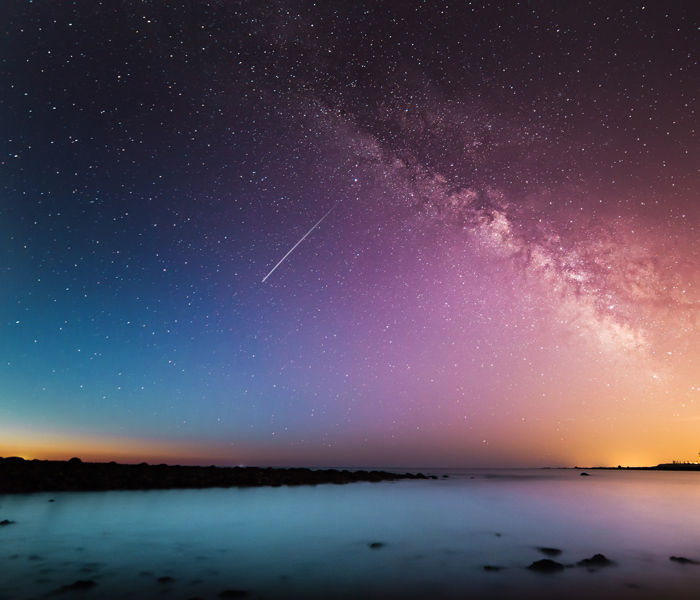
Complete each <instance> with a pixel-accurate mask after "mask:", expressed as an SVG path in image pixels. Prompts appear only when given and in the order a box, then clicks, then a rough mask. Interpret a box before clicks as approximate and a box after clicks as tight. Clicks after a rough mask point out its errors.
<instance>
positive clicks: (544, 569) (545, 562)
mask: <svg viewBox="0 0 700 600" xmlns="http://www.w3.org/2000/svg"><path fill="white" fill-rule="evenodd" d="M564 568H565V567H564V565H562V564H561V563H558V562H557V561H555V560H551V559H549V558H543V559H542V560H536V561H535V562H534V563H532V564H531V565H530V566H529V567H528V569H529V570H530V571H535V572H537V573H556V572H558V571H563V570H564Z"/></svg>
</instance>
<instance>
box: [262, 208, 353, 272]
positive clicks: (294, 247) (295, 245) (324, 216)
mask: <svg viewBox="0 0 700 600" xmlns="http://www.w3.org/2000/svg"><path fill="white" fill-rule="evenodd" d="M341 202H342V200H338V202H336V203H335V204H334V205H333V206H331V209H330V210H329V211H328V212H327V213H326V214H325V215H323V216H322V217H321V218H320V219H319V220H318V222H317V223H316V225H314V226H313V227H312V228H311V229H309V230H308V231H307V232H306V233H305V234H304V237H302V238H301V239H300V240H299V241H298V242H297V243H296V244H294V246H292V249H291V250H290V251H289V252H287V254H285V255H284V256H283V257H282V260H280V261H279V262H278V263H277V264H276V265H275V266H274V267H272V271H270V272H269V273H268V274H267V275H265V277H263V280H262V282H263V283H265V280H266V279H267V278H268V277H269V276H270V275H272V274H273V273H274V272H275V269H276V268H277V267H279V266H280V265H281V264H282V263H283V262H284V261H285V259H286V258H287V257H288V256H289V255H290V254H291V253H292V252H294V250H295V249H296V247H297V246H298V245H299V244H301V243H302V242H303V241H304V240H305V239H306V238H307V237H308V236H309V234H310V233H311V232H312V231H313V230H314V229H316V227H318V226H319V225H320V224H321V222H322V221H323V219H325V218H326V217H327V216H328V215H330V214H331V213H332V212H333V210H335V207H336V206H338V204H340V203H341Z"/></svg>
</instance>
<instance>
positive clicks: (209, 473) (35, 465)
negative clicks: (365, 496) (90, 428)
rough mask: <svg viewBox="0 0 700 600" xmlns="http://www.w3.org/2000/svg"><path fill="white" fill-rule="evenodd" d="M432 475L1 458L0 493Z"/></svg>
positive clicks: (303, 482)
mask: <svg viewBox="0 0 700 600" xmlns="http://www.w3.org/2000/svg"><path fill="white" fill-rule="evenodd" d="M399 479H437V478H436V477H435V476H430V477H429V476H426V475H423V474H422V473H418V474H411V473H403V474H397V473H388V472H386V471H347V470H342V471H339V470H337V469H323V470H313V469H306V468H291V469H280V468H272V467H269V468H261V467H215V466H211V467H186V466H179V465H176V466H171V465H165V464H161V465H149V464H147V463H141V464H138V465H127V464H119V463H116V462H109V463H90V462H83V461H82V460H80V459H79V458H71V459H70V460H68V461H54V460H24V459H23V458H19V457H9V458H0V493H2V494H20V493H29V492H63V491H70V492H73V491H108V490H163V489H174V488H208V487H264V486H271V487H279V486H282V485H319V484H323V483H333V484H345V483H355V482H358V481H369V482H379V481H397V480H399Z"/></svg>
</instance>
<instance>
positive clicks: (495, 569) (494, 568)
mask: <svg viewBox="0 0 700 600" xmlns="http://www.w3.org/2000/svg"><path fill="white" fill-rule="evenodd" d="M503 569H504V567H498V566H496V565H484V571H489V572H491V573H496V572H498V571H502V570H503Z"/></svg>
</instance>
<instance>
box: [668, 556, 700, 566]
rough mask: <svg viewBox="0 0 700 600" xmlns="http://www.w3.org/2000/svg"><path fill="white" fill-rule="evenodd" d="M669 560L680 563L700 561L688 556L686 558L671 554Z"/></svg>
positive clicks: (689, 563)
mask: <svg viewBox="0 0 700 600" xmlns="http://www.w3.org/2000/svg"><path fill="white" fill-rule="evenodd" d="M670 560H672V561H673V562H677V563H679V564H681V565H700V562H698V561H697V560H692V559H690V558H686V557H685V556H672V557H671V558H670Z"/></svg>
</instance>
